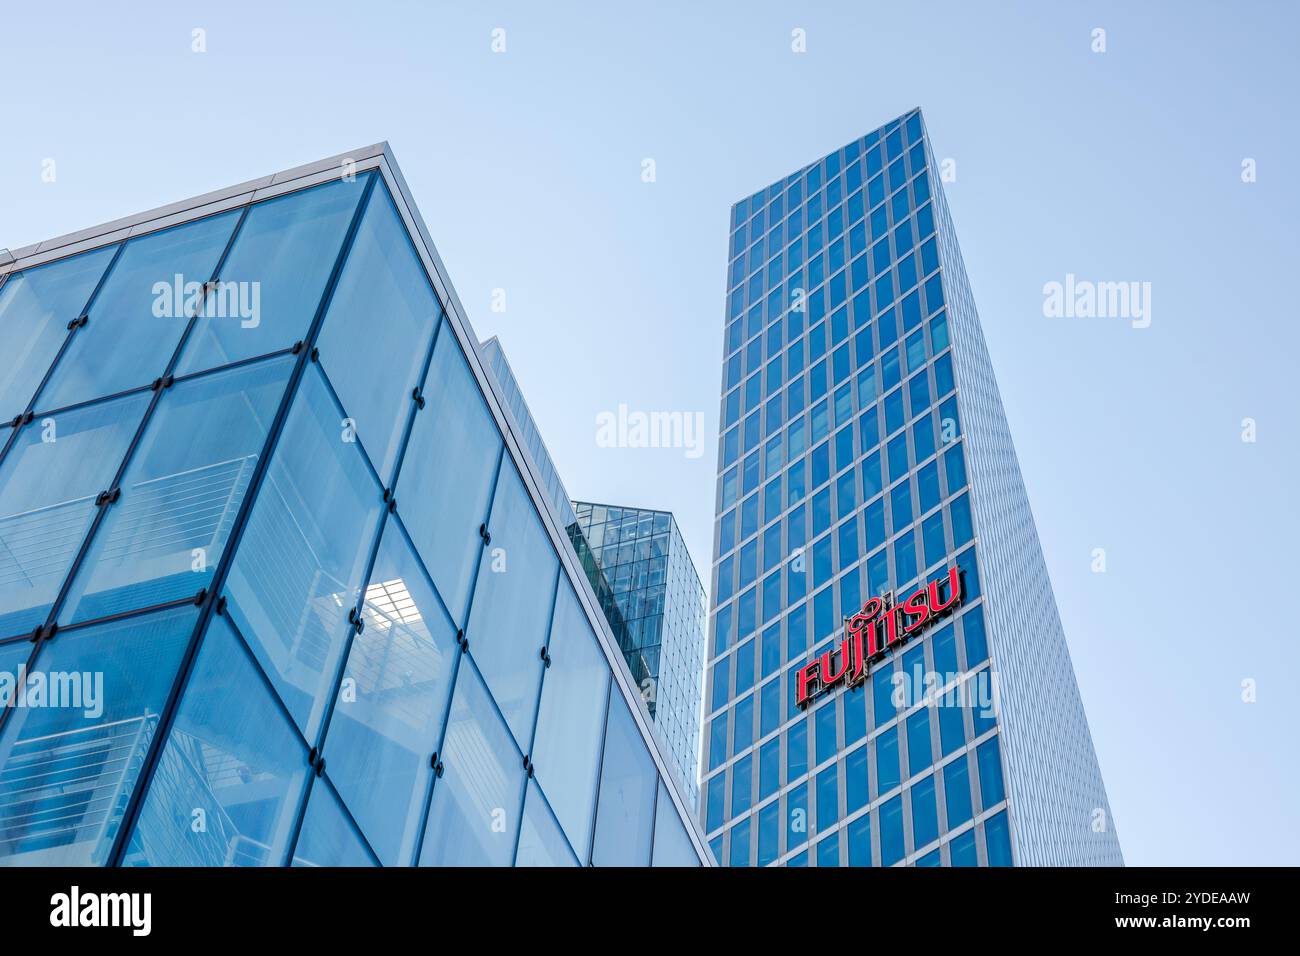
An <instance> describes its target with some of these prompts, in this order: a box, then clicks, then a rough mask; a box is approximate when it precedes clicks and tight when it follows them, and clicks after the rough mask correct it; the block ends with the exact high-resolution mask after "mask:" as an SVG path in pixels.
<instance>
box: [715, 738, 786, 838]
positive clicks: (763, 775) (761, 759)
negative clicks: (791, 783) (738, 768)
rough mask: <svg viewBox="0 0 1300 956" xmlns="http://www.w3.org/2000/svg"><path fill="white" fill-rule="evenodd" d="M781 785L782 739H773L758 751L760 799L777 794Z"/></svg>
mask: <svg viewBox="0 0 1300 956" xmlns="http://www.w3.org/2000/svg"><path fill="white" fill-rule="evenodd" d="M780 784H781V738H780V737H773V738H772V739H771V740H769V741H768V742H767V743H765V744H763V746H762V747H761V748H759V751H758V799H760V800H763V799H765V798H766V797H769V796H771V795H772V794H774V793H776V791H777V788H778V787H779V786H780ZM710 829H712V827H710Z"/></svg>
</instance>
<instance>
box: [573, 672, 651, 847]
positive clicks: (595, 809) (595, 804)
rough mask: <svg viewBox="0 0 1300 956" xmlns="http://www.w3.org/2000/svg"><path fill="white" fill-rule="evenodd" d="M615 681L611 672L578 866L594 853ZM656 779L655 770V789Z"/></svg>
mask: <svg viewBox="0 0 1300 956" xmlns="http://www.w3.org/2000/svg"><path fill="white" fill-rule="evenodd" d="M617 680H618V678H617V677H616V676H615V675H614V673H613V671H611V672H610V675H609V693H607V694H606V695H605V727H604V729H603V730H602V731H601V735H600V765H599V766H598V767H597V770H598V773H597V774H596V794H595V797H596V799H595V800H594V801H592V804H591V836H590V837H588V838H587V858H586V859H585V860H579V861H578V864H579V865H580V866H591V861H592V854H594V853H595V852H596V822H597V820H598V819H599V818H600V791H601V790H602V789H603V786H602V785H603V784H604V782H605V749H606V747H607V746H608V745H609V712H610V711H611V710H613V707H612V706H611V705H612V704H613V702H614V691H615V688H614V683H615V681H617ZM658 778H659V773H658V771H657V770H656V772H655V780H656V784H655V785H656V787H657V786H658V783H657V781H658Z"/></svg>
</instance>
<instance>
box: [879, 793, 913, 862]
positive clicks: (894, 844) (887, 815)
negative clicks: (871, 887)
mask: <svg viewBox="0 0 1300 956" xmlns="http://www.w3.org/2000/svg"><path fill="white" fill-rule="evenodd" d="M906 852H907V850H906V847H905V844H904V836H903V796H902V794H899V795H898V796H896V797H894V798H893V799H892V800H889V801H888V802H886V803H884V804H882V805H881V807H880V865H881V866H893V865H894V864H895V863H897V862H898V861H899V860H901V859H902V858H903V857H904V856H905V855H906Z"/></svg>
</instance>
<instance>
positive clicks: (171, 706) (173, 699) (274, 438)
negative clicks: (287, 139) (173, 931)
mask: <svg viewBox="0 0 1300 956" xmlns="http://www.w3.org/2000/svg"><path fill="white" fill-rule="evenodd" d="M375 175H376V174H375V173H373V172H370V173H368V174H367V179H366V183H365V185H364V186H363V187H362V194H361V196H360V197H359V198H358V200H357V205H356V208H355V209H354V210H353V212H352V220H351V222H350V223H349V224H348V230H347V232H346V233H345V234H344V237H343V241H342V243H341V245H340V248H339V251H338V254H337V255H336V256H335V260H334V266H333V269H332V270H331V271H330V275H329V279H328V280H327V281H326V284H325V288H324V290H323V292H322V294H321V300H320V302H319V303H318V305H317V308H316V315H315V316H314V317H313V319H312V323H311V325H310V326H309V328H308V331H307V338H306V339H305V340H304V342H303V347H302V348H301V349H299V354H298V361H297V362H296V363H295V365H294V368H293V371H292V372H291V373H290V375H289V381H288V382H287V383H286V385H285V391H284V395H283V396H282V397H281V399H280V406H279V408H278V409H277V410H276V415H275V419H274V421H273V422H272V424H271V427H270V429H269V430H268V432H267V436H266V440H265V441H264V442H263V446H262V454H261V455H260V456H259V457H258V460H257V464H256V466H255V467H254V470H253V474H252V476H251V478H250V479H249V482H248V487H247V488H246V489H245V491H244V498H243V500H242V501H241V502H240V505H239V511H238V513H237V514H236V516H235V520H234V524H233V525H232V527H231V531H230V535H229V537H228V539H227V542H226V547H225V549H224V551H223V553H222V555H221V559H220V561H219V562H218V564H217V567H216V569H215V570H214V573H213V577H212V583H211V585H210V587H209V592H208V597H207V601H206V602H205V603H204V605H203V609H202V611H201V612H200V614H199V620H198V622H197V623H196V624H195V627H194V633H193V635H192V636H191V638H190V643H189V647H187V648H186V651H185V655H184V657H183V658H182V660H181V665H180V667H179V669H178V670H177V674H176V678H175V679H174V680H173V682H172V688H171V691H170V693H169V694H168V697H167V702H166V704H165V705H164V707H163V709H162V712H161V714H160V715H159V720H158V726H157V728H156V730H155V734H154V739H153V741H151V743H150V748H149V753H148V754H146V756H145V762H144V764H143V765H142V766H141V769H140V780H141V783H140V784H139V785H138V786H137V787H136V788H135V790H134V791H133V792H132V794H131V797H130V800H129V801H128V803H127V807H126V811H125V812H124V814H123V816H122V821H121V824H120V826H119V829H118V834H117V837H116V840H115V845H114V847H113V849H112V852H111V853H110V854H109V857H108V865H109V866H120V865H121V862H122V858H123V857H124V856H125V853H126V847H127V841H128V839H129V837H130V836H131V835H132V832H133V831H134V830H135V824H136V821H137V820H138V818H139V814H140V808H141V806H142V805H143V802H144V797H145V796H146V795H147V794H148V791H149V789H150V786H151V785H152V783H153V771H154V768H155V767H156V766H157V763H158V759H159V756H160V755H161V751H162V743H161V742H162V741H163V740H165V739H166V738H167V737H168V736H169V735H170V732H171V726H172V723H173V721H174V720H175V717H176V711H177V709H178V707H179V703H180V698H181V695H182V694H183V693H184V690H185V687H186V686H187V685H188V683H189V679H190V676H191V674H192V673H193V667H194V661H195V658H196V657H197V656H198V650H199V646H200V645H201V644H202V641H203V637H204V635H205V634H206V633H207V629H208V624H209V623H210V621H211V619H212V614H213V611H214V610H215V608H216V603H217V601H216V595H217V594H219V593H220V591H221V589H222V588H223V587H224V586H225V582H226V577H227V576H228V574H229V573H230V568H231V566H232V564H233V562H234V556H235V555H236V554H237V553H238V550H239V543H240V540H241V539H242V538H243V534H244V529H245V528H246V527H247V525H248V517H249V515H250V514H251V512H252V509H253V505H254V503H255V502H256V501H257V498H258V494H259V492H260V490H261V487H262V482H263V480H264V478H265V476H266V473H267V470H268V468H269V465H270V460H271V458H272V457H273V456H274V454H275V449H276V447H277V445H278V444H279V439H280V435H281V433H282V432H283V431H284V425H285V421H286V420H287V419H288V417H289V409H290V407H291V406H292V405H293V402H294V399H295V398H296V397H297V393H298V385H299V383H300V382H301V381H302V376H303V373H304V371H305V369H306V363H307V361H308V360H309V357H310V355H311V351H312V347H313V343H314V342H315V340H316V337H317V335H318V334H319V332H320V326H321V322H322V320H323V317H324V314H325V310H326V308H327V307H328V305H329V301H330V298H331V296H332V295H333V292H334V287H335V285H336V284H337V282H338V278H339V274H340V273H341V272H342V269H343V264H344V262H346V260H347V257H348V254H349V253H350V252H351V250H352V243H353V240H354V239H355V237H356V233H357V228H358V226H359V225H360V222H361V216H362V214H363V213H364V212H365V208H366V204H367V201H368V200H369V197H370V194H371V192H372V191H373V189H374V185H375ZM259 669H260V668H259ZM295 726H296V725H295Z"/></svg>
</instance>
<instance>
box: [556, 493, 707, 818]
mask: <svg viewBox="0 0 1300 956" xmlns="http://www.w3.org/2000/svg"><path fill="white" fill-rule="evenodd" d="M573 509H574V511H575V512H576V514H577V521H576V523H575V524H574V525H570V527H569V537H570V538H571V539H572V540H573V541H574V545H575V547H577V548H578V549H579V551H580V554H581V552H582V550H583V549H584V546H585V548H586V549H589V553H590V555H591V559H592V560H590V561H587V560H584V561H583V566H584V568H586V569H587V572H588V576H589V577H592V578H593V580H592V586H593V587H594V588H595V589H596V592H597V594H600V592H601V589H602V586H603V585H602V583H600V582H601V581H602V580H603V582H607V586H608V587H609V588H610V589H611V590H612V596H613V603H614V614H613V615H612V616H611V615H610V612H609V610H608V609H607V611H606V615H607V616H611V620H610V623H611V626H613V627H614V632H615V636H617V637H618V638H619V641H620V642H621V644H622V647H623V656H624V657H625V658H626V659H627V663H628V667H630V668H631V670H632V677H633V679H634V680H635V681H636V682H637V684H639V685H640V686H641V688H642V696H643V697H644V698H645V701H646V706H647V707H648V708H649V710H650V713H651V714H652V715H653V716H654V719H655V726H656V728H658V730H659V733H660V736H661V738H662V740H663V743H664V744H665V746H666V747H667V749H668V751H669V753H671V754H672V755H673V758H674V759H675V760H676V761H677V763H678V765H679V768H680V770H681V776H682V780H681V782H682V785H683V786H684V787H685V788H686V789H687V790H688V791H689V793H690V794H691V795H692V796H693V797H694V798H695V800H696V801H697V802H698V800H699V741H700V719H701V716H700V709H701V700H702V696H703V687H702V681H701V676H702V666H703V661H704V621H705V611H704V607H705V604H704V587H703V585H701V584H700V577H699V575H698V574H697V573H696V571H695V564H694V563H693V562H692V561H691V557H690V553H689V552H688V551H687V550H686V542H685V540H684V539H683V538H682V533H681V531H680V530H679V529H678V527H677V522H676V521H675V520H674V519H673V516H672V515H671V514H670V513H669V512H667V511H650V510H648V509H644V508H620V507H617V506H614V505H600V504H593V503H591V502H586V501H575V502H573ZM593 566H594V569H595V571H596V573H594V574H593ZM602 604H604V602H602ZM616 622H617V624H616Z"/></svg>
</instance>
